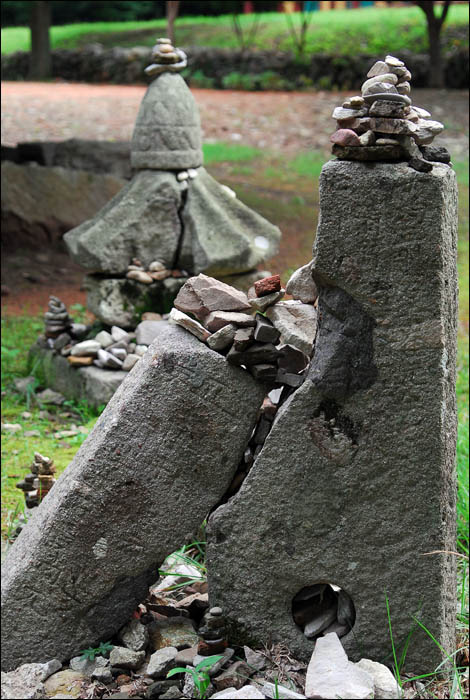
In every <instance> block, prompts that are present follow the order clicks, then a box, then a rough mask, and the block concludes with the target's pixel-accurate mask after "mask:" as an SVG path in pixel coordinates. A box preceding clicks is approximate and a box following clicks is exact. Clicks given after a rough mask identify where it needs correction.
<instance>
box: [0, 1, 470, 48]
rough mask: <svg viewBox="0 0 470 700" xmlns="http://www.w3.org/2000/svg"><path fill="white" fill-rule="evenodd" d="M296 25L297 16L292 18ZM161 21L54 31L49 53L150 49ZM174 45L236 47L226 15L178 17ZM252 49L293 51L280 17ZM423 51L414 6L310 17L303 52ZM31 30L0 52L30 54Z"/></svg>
mask: <svg viewBox="0 0 470 700" xmlns="http://www.w3.org/2000/svg"><path fill="white" fill-rule="evenodd" d="M293 19H294V22H297V21H298V17H297V16H294V18H293ZM240 23H241V25H242V27H243V28H245V31H248V30H249V28H250V26H251V25H252V23H253V16H250V15H242V16H241V17H240ZM467 24H468V7H466V6H465V5H452V6H451V7H450V10H449V15H448V19H447V21H446V24H445V26H444V30H443V46H444V50H449V49H452V48H455V47H464V48H465V47H467V46H468V28H467ZM165 29H166V23H165V20H164V19H159V20H151V21H146V22H96V23H84V24H72V25H64V26H60V27H52V30H51V43H52V47H53V48H76V47H80V46H83V45H85V44H87V43H91V42H96V41H98V42H100V43H102V44H104V45H105V46H136V45H140V46H146V45H148V46H152V45H153V44H154V42H155V38H156V35H157V34H162V33H163V34H164V33H165ZM175 35H176V43H177V44H179V45H181V46H191V45H196V44H197V45H200V46H214V47H224V48H237V47H238V43H237V38H236V36H235V34H234V32H233V28H232V20H231V16H230V15H222V16H220V17H180V18H178V19H177V22H176V28H175ZM252 43H253V47H256V48H266V47H269V48H272V49H277V50H291V49H292V39H291V36H290V34H289V31H288V28H287V24H286V19H285V16H284V15H283V14H282V13H264V14H260V15H259V25H258V31H257V34H256V36H255V38H254V40H253V42H252ZM410 47H412V49H413V51H415V52H417V53H419V52H426V50H427V36H426V25H425V19H424V13H423V12H422V10H420V9H419V8H418V7H415V6H411V7H400V8H363V9H360V10H335V11H334V12H315V13H313V17H312V21H311V24H310V28H309V30H308V34H307V51H308V52H309V53H310V52H314V53H317V52H325V53H335V54H337V55H343V56H344V55H348V54H349V53H350V52H353V53H366V54H370V55H374V56H375V55H378V56H380V55H385V54H386V53H399V52H400V51H402V50H405V49H406V50H409V49H410ZM29 48H30V38H29V30H28V29H27V28H25V27H9V28H7V29H2V53H11V52H13V51H20V50H21V51H28V50H29Z"/></svg>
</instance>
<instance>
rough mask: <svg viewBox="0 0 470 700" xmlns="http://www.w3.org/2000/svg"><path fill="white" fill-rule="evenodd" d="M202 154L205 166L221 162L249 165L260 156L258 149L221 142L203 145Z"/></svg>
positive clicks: (260, 152)
mask: <svg viewBox="0 0 470 700" xmlns="http://www.w3.org/2000/svg"><path fill="white" fill-rule="evenodd" d="M203 152H204V164H205V165H211V164H212V163H223V162H230V163H240V162H245V163H249V162H250V161H252V160H254V159H255V158H259V157H260V156H261V155H262V151H260V149H259V148H253V147H252V146H246V145H243V144H237V143H224V142H223V141H218V142H216V143H205V144H204V146H203Z"/></svg>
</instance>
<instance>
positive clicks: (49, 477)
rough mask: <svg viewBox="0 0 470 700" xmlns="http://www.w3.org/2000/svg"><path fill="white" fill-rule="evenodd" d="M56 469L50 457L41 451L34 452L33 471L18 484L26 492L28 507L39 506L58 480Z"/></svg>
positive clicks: (17, 486)
mask: <svg viewBox="0 0 470 700" xmlns="http://www.w3.org/2000/svg"><path fill="white" fill-rule="evenodd" d="M55 471H56V468H55V467H54V462H53V461H52V459H51V458H50V457H44V456H43V455H42V454H40V453H39V452H35V453H34V460H33V463H32V465H31V473H30V474H27V475H26V476H25V478H24V479H23V481H19V482H18V483H17V484H16V488H18V489H21V490H22V491H23V492H24V496H25V499H26V507H27V508H34V507H35V506H38V505H39V504H40V503H41V501H42V500H43V498H45V497H46V496H47V494H48V493H49V491H50V490H51V488H52V487H53V486H54V484H55V482H56V480H55V479H54V474H55Z"/></svg>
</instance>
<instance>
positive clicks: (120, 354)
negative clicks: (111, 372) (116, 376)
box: [110, 348, 127, 362]
mask: <svg viewBox="0 0 470 700" xmlns="http://www.w3.org/2000/svg"><path fill="white" fill-rule="evenodd" d="M110 353H111V354H112V355H114V357H117V358H118V360H121V362H124V360H125V359H126V357H127V352H126V351H125V350H124V348H112V349H111V350H110Z"/></svg>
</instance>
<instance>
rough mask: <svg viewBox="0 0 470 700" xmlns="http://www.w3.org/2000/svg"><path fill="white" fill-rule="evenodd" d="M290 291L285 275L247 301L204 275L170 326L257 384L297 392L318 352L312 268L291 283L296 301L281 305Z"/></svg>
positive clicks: (181, 300)
mask: <svg viewBox="0 0 470 700" xmlns="http://www.w3.org/2000/svg"><path fill="white" fill-rule="evenodd" d="M306 287H308V292H307V291H306ZM285 291H286V290H284V289H281V280H280V277H279V275H273V276H271V277H266V278H264V279H262V280H259V281H258V282H256V283H255V285H254V286H253V287H251V288H250V290H249V291H248V295H246V294H245V293H244V292H242V291H240V290H238V289H235V288H234V287H231V286H229V285H228V284H225V283H224V282H220V281H219V280H216V279H214V278H212V277H207V276H206V275H203V274H200V275H198V276H197V277H191V278H190V279H189V280H188V281H187V282H186V283H185V285H184V286H183V287H182V288H181V290H180V292H179V293H178V296H177V297H176V299H175V308H173V309H172V311H171V313H170V320H172V321H173V322H174V323H177V324H179V325H181V326H183V327H184V328H186V329H187V330H189V331H190V332H191V333H193V334H194V335H195V336H196V337H198V338H199V340H201V341H203V342H205V343H207V345H208V346H209V347H210V348H212V350H215V351H217V352H220V353H221V354H223V355H225V356H226V358H227V361H228V362H230V363H231V364H233V365H237V366H239V367H244V368H246V369H247V370H248V371H249V372H250V374H252V375H253V377H255V379H258V380H259V381H263V382H266V383H267V384H268V385H272V387H276V386H284V385H287V386H289V387H293V388H297V387H298V386H300V385H301V384H302V382H303V375H302V373H303V372H304V370H305V368H306V366H307V365H308V363H309V360H310V356H311V353H312V351H313V343H314V339H315V332H316V325H317V312H316V309H315V307H314V306H313V303H314V301H315V299H316V295H317V292H316V287H315V284H314V282H313V279H312V276H311V269H310V266H309V265H306V266H305V267H304V268H300V270H297V272H296V273H294V275H293V276H292V278H291V279H290V280H289V285H288V292H289V293H290V294H292V295H293V297H294V299H293V300H290V301H281V299H282V298H283V296H284V294H285ZM307 298H308V300H309V301H306V299H307ZM253 312H254V315H253ZM189 314H191V315H192V316H190V315H189ZM194 317H195V318H194Z"/></svg>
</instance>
